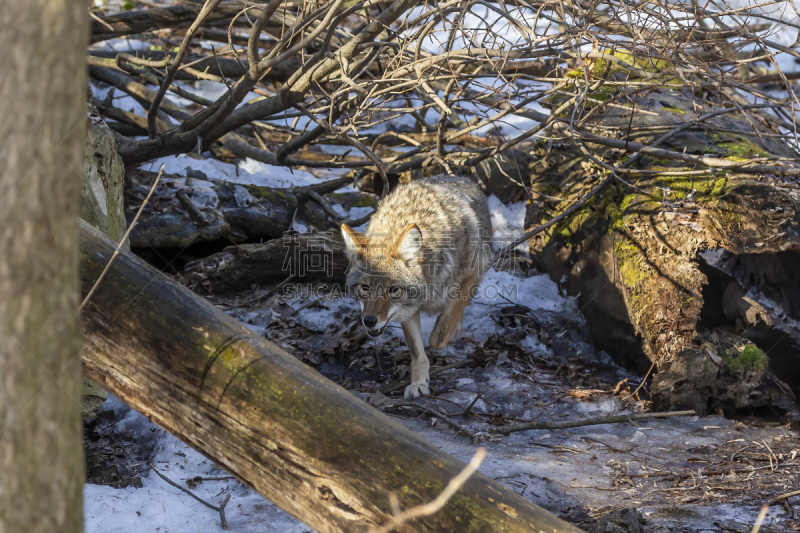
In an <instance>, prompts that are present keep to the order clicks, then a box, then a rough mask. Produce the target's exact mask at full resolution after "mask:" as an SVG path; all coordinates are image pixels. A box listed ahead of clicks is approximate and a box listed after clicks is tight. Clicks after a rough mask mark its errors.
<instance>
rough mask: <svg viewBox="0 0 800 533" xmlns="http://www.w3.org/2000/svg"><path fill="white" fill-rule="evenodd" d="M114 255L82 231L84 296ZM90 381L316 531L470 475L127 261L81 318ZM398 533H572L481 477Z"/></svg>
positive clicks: (355, 527)
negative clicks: (393, 498) (391, 498)
mask: <svg viewBox="0 0 800 533" xmlns="http://www.w3.org/2000/svg"><path fill="white" fill-rule="evenodd" d="M113 251H114V245H113V243H112V242H111V241H109V240H108V239H106V238H105V237H104V236H102V235H101V234H100V233H98V232H97V231H96V230H94V229H93V228H91V227H89V226H88V225H86V224H82V227H81V253H80V256H81V261H80V266H81V284H82V289H83V293H84V294H86V293H87V292H88V291H89V290H90V288H91V287H92V285H93V284H94V283H95V281H96V280H97V279H98V276H99V275H100V273H101V271H102V270H103V268H104V267H105V265H106V263H107V262H108V261H109V260H110V258H111V256H112V253H113ZM82 325H83V335H84V343H85V345H84V355H83V369H84V373H85V374H86V375H87V376H89V377H90V378H92V379H94V380H95V381H97V382H98V383H100V384H101V385H102V386H103V387H105V388H106V389H108V390H109V391H110V392H112V393H113V394H115V395H117V396H119V397H120V398H121V399H122V400H123V401H125V402H126V403H128V404H129V405H131V406H132V407H133V408H135V409H137V410H139V411H140V412H142V413H144V414H146V415H147V416H148V417H149V418H150V419H152V420H153V421H154V422H156V423H158V424H159V425H161V426H162V427H164V428H165V429H167V430H168V431H169V432H170V433H172V434H174V435H176V436H177V437H179V438H180V439H182V440H183V441H184V442H186V443H188V444H189V445H191V446H193V447H194V448H195V449H197V450H199V451H200V452H201V453H203V454H205V455H206V456H207V457H209V458H210V459H211V460H213V461H215V462H217V463H219V464H220V465H222V466H223V467H225V468H226V469H228V470H229V471H230V472H232V473H233V474H234V475H236V476H237V477H238V478H239V479H240V480H242V481H243V482H244V483H246V484H248V485H250V486H252V487H254V488H255V489H256V490H258V491H259V492H260V493H261V494H263V495H265V496H266V497H268V498H269V499H271V500H272V501H274V502H275V503H277V504H278V505H280V506H281V507H282V508H283V509H285V510H287V511H288V512H290V513H291V514H293V515H294V516H296V517H297V518H299V519H300V520H302V521H303V522H305V523H306V524H308V525H309V526H310V527H312V528H314V529H316V530H318V531H321V532H326V531H348V532H358V531H367V530H368V529H369V528H370V527H373V526H377V525H381V524H383V523H386V522H387V521H388V520H389V518H390V516H391V511H390V505H389V499H388V496H389V494H390V493H395V494H397V495H398V497H399V500H400V505H401V506H402V508H404V509H406V508H409V507H412V506H414V505H418V504H421V503H424V502H428V501H430V500H432V499H433V498H434V497H436V496H437V495H438V494H439V493H440V492H441V491H442V489H443V488H444V487H445V485H446V484H447V482H448V481H449V480H450V479H451V478H452V477H453V476H455V475H456V474H457V473H458V472H459V471H460V470H461V469H462V468H463V466H464V465H463V464H462V463H461V462H459V461H457V460H456V459H454V458H453V457H451V456H449V455H447V454H446V453H444V452H442V451H441V450H439V449H438V448H436V447H435V446H433V445H431V444H429V443H427V442H426V441H425V440H423V439H422V438H420V437H419V436H418V435H416V434H414V433H413V432H411V431H409V430H407V429H406V428H404V427H403V426H402V425H400V424H399V423H397V422H395V421H393V420H391V419H390V418H388V417H387V416H385V415H383V414H382V413H380V412H378V411H377V410H375V409H373V408H371V407H369V406H368V405H367V404H366V403H364V402H362V401H361V400H359V399H357V398H356V397H355V396H353V395H351V394H350V393H349V392H347V391H346V390H344V389H342V388H340V387H339V386H337V385H335V384H334V383H332V382H331V381H329V380H327V379H326V378H324V377H323V376H321V375H320V374H318V373H317V372H315V371H314V370H312V369H310V368H308V367H306V366H305V365H303V364H302V363H300V362H299V361H298V360H297V359H295V358H294V357H292V356H291V355H290V354H288V353H286V352H284V351H283V350H281V349H280V348H279V347H278V346H276V345H274V344H272V343H270V342H269V341H267V340H265V339H263V338H262V337H260V336H258V335H256V334H254V333H252V332H251V331H250V330H248V329H247V328H246V327H244V326H243V325H242V324H241V323H239V322H237V321H236V320H234V319H233V318H231V317H229V316H227V315H225V314H224V313H222V312H221V311H219V310H218V309H216V308H215V307H214V306H213V305H211V304H209V303H208V302H206V301H205V300H203V299H201V298H199V297H198V296H195V295H194V294H193V293H191V292H190V291H189V290H187V289H186V288H184V287H182V286H180V285H178V284H177V283H174V282H173V281H171V280H170V279H168V278H167V277H166V276H164V275H163V274H161V273H160V272H158V271H156V270H155V269H153V268H152V267H150V266H148V265H147V264H146V263H144V262H143V261H141V260H140V259H138V258H137V257H135V256H133V255H132V254H130V253H129V252H122V253H121V255H119V256H118V257H117V258H116V259H115V261H114V262H113V263H112V266H111V268H110V269H109V271H108V273H107V275H106V277H105V278H104V279H103V280H102V281H101V282H100V283H99V285H98V288H97V290H96V292H95V293H94V295H93V296H92V298H91V299H90V300H89V302H88V304H87V305H86V307H85V308H84V310H83V316H82ZM398 530H400V531H409V532H410V531H459V532H470V531H483V532H488V531H508V532H514V531H517V532H530V531H542V532H554V533H560V532H576V531H579V530H578V529H576V528H575V527H573V526H571V525H569V524H568V523H566V522H563V521H561V520H560V519H558V518H556V517H555V516H553V515H551V514H549V513H547V512H546V511H544V510H542V509H540V508H539V507H536V506H535V505H533V504H532V503H530V502H529V501H527V500H525V499H524V498H522V497H521V496H519V495H518V494H516V493H515V492H514V491H512V490H509V489H507V488H505V487H504V486H502V485H501V484H499V483H498V482H496V481H494V480H491V479H489V478H487V477H485V476H483V475H480V474H476V475H474V476H473V477H471V478H470V479H469V481H468V482H467V483H466V484H465V485H464V486H463V488H462V489H461V490H459V491H458V493H457V494H456V495H455V496H454V497H453V498H452V499H451V500H450V502H449V503H448V504H447V505H446V506H445V507H444V508H443V509H442V510H441V511H439V512H437V513H435V514H433V515H431V516H427V517H424V518H419V519H417V520H414V521H412V522H410V523H408V524H406V525H404V526H402V527H400V528H398Z"/></svg>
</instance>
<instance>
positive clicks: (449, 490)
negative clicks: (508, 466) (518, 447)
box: [370, 448, 486, 533]
mask: <svg viewBox="0 0 800 533" xmlns="http://www.w3.org/2000/svg"><path fill="white" fill-rule="evenodd" d="M484 457H486V448H478V449H477V450H475V455H473V456H472V459H471V460H470V462H469V463H468V464H467V466H465V467H464V470H462V471H461V472H460V473H459V474H458V475H457V476H456V477H454V478H453V479H451V480H450V482H448V483H447V486H446V487H445V488H444V490H443V491H442V492H441V494H439V495H438V496H437V497H436V498H434V499H433V500H432V501H430V502H428V503H425V504H422V505H417V506H414V507H412V508H411V509H408V510H406V511H403V512H400V513H397V512H395V514H394V516H392V518H391V519H390V520H389V522H387V523H386V524H384V525H383V526H381V527H378V528H372V529H371V530H370V531H371V532H372V533H389V532H390V531H392V530H393V529H396V528H398V527H400V526H401V525H403V524H405V523H406V522H408V521H409V520H414V519H416V518H420V517H423V516H430V515H432V514H434V513H436V512H438V511H439V510H440V509H441V508H442V507H444V506H445V504H447V502H448V501H449V500H450V498H452V497H453V496H454V495H455V493H456V492H458V489H460V488H461V487H462V486H463V485H464V483H466V482H467V480H468V479H469V478H470V476H472V474H474V473H475V471H476V470H478V467H479V466H480V465H481V463H482V462H483V458H484ZM389 498H390V505H391V507H392V509H393V510H398V509H399V504H398V501H397V495H396V494H394V493H392V494H390V495H389Z"/></svg>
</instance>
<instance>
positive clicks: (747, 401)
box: [528, 90, 800, 412]
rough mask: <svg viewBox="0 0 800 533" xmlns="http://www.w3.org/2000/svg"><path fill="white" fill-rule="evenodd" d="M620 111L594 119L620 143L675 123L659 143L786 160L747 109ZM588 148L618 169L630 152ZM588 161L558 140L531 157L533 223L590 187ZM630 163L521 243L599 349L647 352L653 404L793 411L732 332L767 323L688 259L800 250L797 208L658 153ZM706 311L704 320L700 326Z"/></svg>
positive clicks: (658, 106)
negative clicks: (623, 134) (714, 253)
mask: <svg viewBox="0 0 800 533" xmlns="http://www.w3.org/2000/svg"><path fill="white" fill-rule="evenodd" d="M607 97H608V95H606V98H607ZM622 102H623V103H622V105H618V106H617V107H614V108H608V109H607V110H606V111H605V114H603V115H602V116H601V118H600V119H598V123H599V124H601V125H602V126H604V127H608V128H617V129H620V130H627V131H629V132H630V135H629V137H628V140H630V141H632V142H635V143H639V144H640V145H648V144H650V143H652V141H653V140H654V139H656V138H658V137H660V136H661V135H663V134H664V133H666V132H668V131H670V130H671V129H673V128H675V124H681V123H685V124H688V125H691V127H689V128H684V131H682V132H681V133H680V134H678V135H675V136H674V137H673V138H672V139H670V140H668V141H667V142H664V143H663V144H661V145H659V146H658V148H664V149H667V150H671V151H673V153H674V152H678V153H686V154H690V155H691V154H698V155H702V156H708V155H712V156H715V157H717V158H725V159H728V160H729V161H734V162H736V161H742V162H748V161H749V160H750V159H753V158H757V157H775V156H777V157H785V158H789V157H793V156H794V153H793V152H792V151H791V150H790V149H789V148H788V147H787V146H786V145H785V144H783V143H782V142H781V141H779V140H777V139H775V137H774V136H769V135H768V133H769V132H770V131H771V124H770V120H769V119H768V118H766V117H764V116H763V115H761V114H759V113H758V112H757V111H755V110H752V111H748V112H747V115H746V116H745V115H744V112H739V111H736V108H728V111H731V112H730V113H726V114H719V115H717V116H715V117H711V118H707V119H705V120H701V121H697V119H698V118H699V117H701V116H703V115H706V116H708V115H709V114H712V113H713V112H715V111H720V112H722V111H723V110H722V109H721V108H719V107H715V106H714V105H713V98H711V97H708V98H705V99H703V100H699V99H697V98H695V97H694V95H692V94H691V93H689V92H687V91H670V90H660V91H651V92H649V93H647V94H643V95H639V96H638V99H637V100H636V102H635V110H634V109H633V108H634V105H632V103H631V101H630V100H623V101H622ZM695 121H697V122H695ZM693 122H694V124H693ZM754 132H755V133H754ZM758 132H761V133H762V134H763V136H762V135H759V133H758ZM585 148H588V152H589V153H592V154H593V155H594V156H596V157H597V158H600V159H603V160H605V161H606V162H607V163H611V164H615V165H623V164H624V163H625V158H628V157H630V154H628V153H625V152H624V151H619V150H616V151H614V150H612V149H611V148H609V147H606V146H603V145H599V144H594V143H591V142H588V143H586V145H585ZM586 153H587V152H586V151H581V150H580V149H579V147H578V145H577V144H576V143H564V144H562V145H560V146H556V147H554V148H552V151H551V150H550V149H548V152H547V153H545V152H544V151H542V153H540V154H538V155H539V156H540V157H539V161H538V162H537V163H536V168H535V170H534V172H533V174H534V175H536V176H537V179H536V180H534V183H533V187H534V190H536V191H538V192H540V193H543V194H547V195H548V196H547V198H549V199H548V200H545V201H543V202H541V203H537V204H535V205H532V208H531V209H530V210H529V213H528V223H529V224H530V225H532V226H535V225H538V224H540V223H542V222H544V221H546V220H548V219H550V218H551V217H552V216H553V215H554V214H555V213H557V212H559V211H562V210H563V209H564V208H565V207H566V206H568V205H569V204H571V203H572V202H574V201H576V200H577V199H578V198H580V197H582V196H583V195H584V194H585V193H586V192H587V191H588V190H589V189H590V188H592V187H593V186H594V185H596V183H597V181H596V180H594V179H592V177H591V176H592V175H597V171H598V167H596V166H594V164H593V163H592V162H591V161H590V160H589V158H588V157H587V155H586ZM632 168H633V169H634V170H639V171H641V173H640V174H623V177H624V179H625V182H623V181H622V180H617V181H615V182H613V183H612V184H611V186H609V187H607V188H606V189H605V191H603V193H602V194H600V195H598V196H597V197H596V198H594V200H592V202H591V203H590V204H588V205H587V207H585V208H583V209H582V210H581V211H579V212H578V213H577V214H575V215H573V216H571V217H569V218H567V219H566V220H565V221H563V222H562V223H560V224H558V225H556V226H555V227H554V228H552V229H551V230H550V231H547V232H545V233H542V234H540V235H539V236H538V237H537V238H536V239H535V240H534V241H533V242H532V252H533V253H534V256H535V258H536V260H537V262H538V265H539V266H540V267H541V268H542V269H543V270H545V271H547V272H549V273H550V274H551V275H552V277H553V278H554V279H557V280H559V281H561V282H565V284H566V287H567V289H568V291H569V292H570V293H571V294H575V295H578V298H579V301H580V304H581V307H582V309H583V311H584V313H585V315H586V317H587V319H588V321H589V323H590V326H591V328H592V334H593V337H594V340H595V341H596V343H597V344H598V346H599V347H600V348H602V349H605V350H607V351H608V352H609V353H611V354H612V355H614V356H616V357H617V358H618V359H622V360H628V362H631V361H635V360H636V359H637V358H640V357H642V354H644V355H646V356H647V358H649V361H646V364H644V365H640V367H643V369H647V367H648V366H649V365H650V362H651V361H652V363H654V364H655V367H656V374H655V379H654V382H653V388H652V392H653V398H654V400H655V401H656V402H657V403H659V404H661V405H664V406H667V407H688V408H692V409H695V410H697V411H698V412H702V411H706V410H708V409H710V408H715V407H750V406H752V407H758V406H763V405H772V406H779V407H781V408H783V409H789V410H791V409H794V408H795V407H794V406H793V395H792V392H791V390H790V388H789V387H786V386H785V385H784V384H783V383H781V381H780V380H779V379H778V377H776V376H775V374H774V373H772V372H770V370H769V368H768V367H767V365H766V361H767V357H768V356H767V355H766V354H765V351H768V350H769V348H770V347H771V344H770V345H765V346H761V347H757V346H755V345H753V346H752V347H751V348H747V346H748V345H751V344H752V343H751V342H750V341H749V340H748V339H749V338H750V337H749V333H748V331H743V330H747V328H754V327H756V326H758V327H765V326H772V324H771V323H769V322H770V319H769V318H768V317H766V315H765V314H764V310H763V308H762V309H759V308H758V307H753V305H752V302H748V301H747V300H743V299H742V296H743V295H744V293H743V292H742V291H741V289H740V288H739V289H738V292H737V290H736V289H737V287H736V286H733V285H732V286H731V287H732V288H731V289H730V290H727V291H725V290H719V291H718V294H712V292H711V291H709V290H708V286H709V283H710V279H709V277H710V276H716V275H717V274H714V273H713V272H712V269H710V268H709V267H708V266H707V265H705V264H704V262H703V261H702V260H701V258H700V257H699V256H698V254H699V253H700V252H703V251H704V250H715V249H721V248H722V249H725V250H728V251H729V252H731V253H733V254H737V255H742V256H743V255H749V254H766V255H762V257H768V256H770V254H784V253H788V251H791V250H800V236H798V232H797V228H798V225H799V224H800V211H799V210H798V202H797V200H796V198H795V197H794V196H793V195H792V192H793V191H791V190H790V189H789V188H788V187H790V186H791V183H786V182H782V181H781V180H780V179H778V178H776V177H775V176H765V175H746V174H741V173H736V172H733V171H730V170H729V169H718V170H715V171H710V170H708V169H706V170H707V171H706V172H705V173H701V172H698V171H702V170H703V167H702V166H698V165H696V164H681V163H680V162H678V161H675V160H669V159H657V158H656V157H655V156H645V157H643V158H641V160H640V161H639V162H638V163H637V164H636V165H635V166H633V167H632ZM654 171H655V172H654ZM555 197H560V198H561V199H562V201H561V202H558V201H556V200H555ZM768 261H770V262H774V261H775V259H772V258H771V259H769V260H768ZM726 282H727V283H729V284H730V283H734V284H735V282H734V281H733V280H726ZM791 290H793V291H798V290H800V286H797V287H795V288H794V289H791ZM723 294H726V295H727V296H726V298H725V301H723ZM734 300H735V301H734ZM786 312H787V313H792V312H793V311H792V310H791V309H789V308H787V309H786ZM706 316H708V317H710V320H705V321H703V322H701V317H706ZM748 317H749V318H748ZM795 318H800V317H799V316H797V315H795ZM737 320H738V322H737ZM737 324H738V326H737ZM737 327H738V329H737ZM719 328H721V329H719Z"/></svg>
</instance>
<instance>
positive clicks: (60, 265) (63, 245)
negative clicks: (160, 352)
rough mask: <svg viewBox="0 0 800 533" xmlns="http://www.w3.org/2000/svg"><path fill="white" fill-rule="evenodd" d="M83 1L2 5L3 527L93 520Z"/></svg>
mask: <svg viewBox="0 0 800 533" xmlns="http://www.w3.org/2000/svg"><path fill="white" fill-rule="evenodd" d="M87 38H88V18H87V16H86V5H85V4H84V3H82V2H48V1H45V0H39V1H25V0H12V1H9V2H5V3H4V4H3V9H2V10H0V48H2V50H3V51H4V59H3V61H4V65H3V74H2V76H0V110H2V113H1V115H0V116H2V120H0V161H2V165H0V201H2V205H0V249H2V254H0V468H2V481H0V532H9V533H12V532H22V531H24V532H32V533H37V532H42V533H44V532H48V533H49V532H52V531H64V532H68V533H69V532H77V531H82V529H83V505H82V491H83V478H84V473H83V469H84V465H83V441H82V428H81V420H80V412H81V405H80V396H81V375H80V366H79V364H80V338H79V332H78V328H77V326H78V324H77V317H78V315H77V309H78V304H79V300H78V295H79V294H78V284H77V280H78V254H77V251H78V228H77V224H76V218H77V214H78V206H79V193H80V187H81V174H82V169H83V164H84V159H83V151H84V145H85V142H86V121H87V117H86V79H87V74H86V56H85V50H86V44H87V43H86V41H87Z"/></svg>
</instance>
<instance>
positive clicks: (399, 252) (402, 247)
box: [393, 224, 422, 262]
mask: <svg viewBox="0 0 800 533" xmlns="http://www.w3.org/2000/svg"><path fill="white" fill-rule="evenodd" d="M393 255H394V256H395V257H401V258H402V259H403V260H405V261H406V262H411V261H415V260H416V261H419V260H420V259H422V232H421V231H420V230H419V228H418V227H417V225H416V224H411V225H410V226H408V227H407V228H406V229H405V230H404V231H403V233H401V234H400V237H399V238H398V239H397V242H396V243H395V245H394V254H393Z"/></svg>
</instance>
